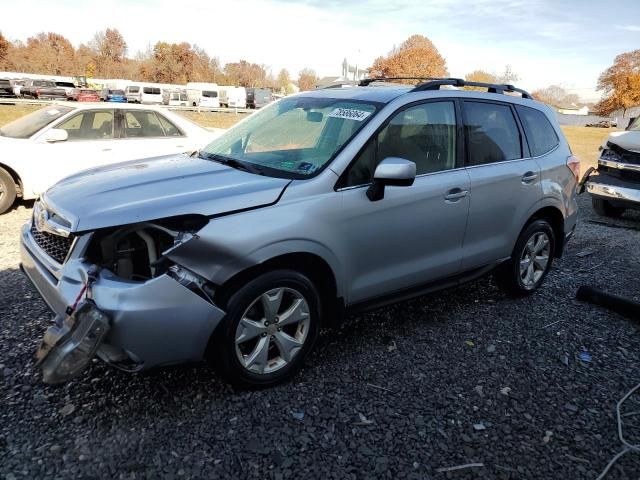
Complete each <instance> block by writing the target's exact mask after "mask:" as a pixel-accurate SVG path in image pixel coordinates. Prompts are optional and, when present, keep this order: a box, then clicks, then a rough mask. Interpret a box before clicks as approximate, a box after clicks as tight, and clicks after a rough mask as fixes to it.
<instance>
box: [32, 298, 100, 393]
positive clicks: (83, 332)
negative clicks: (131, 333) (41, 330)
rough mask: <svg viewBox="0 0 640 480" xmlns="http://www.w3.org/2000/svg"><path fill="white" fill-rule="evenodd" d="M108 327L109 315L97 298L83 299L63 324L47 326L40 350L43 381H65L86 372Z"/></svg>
mask: <svg viewBox="0 0 640 480" xmlns="http://www.w3.org/2000/svg"><path fill="white" fill-rule="evenodd" d="M108 331H109V317H108V316H107V315H106V314H105V313H103V312H102V311H100V310H99V309H98V308H97V307H96V306H95V304H94V303H93V302H90V301H84V302H82V303H81V304H80V305H79V306H78V308H77V309H76V311H75V312H74V313H73V314H71V315H69V316H68V317H67V318H66V319H65V320H64V322H63V323H62V325H60V326H58V325H56V326H53V327H49V329H47V332H46V333H45V335H44V338H43V341H42V345H41V347H40V350H39V351H38V354H37V357H38V358H39V359H40V361H41V368H42V381H43V382H44V383H49V384H54V383H62V382H66V381H67V380H70V379H72V378H73V377H75V376H77V375H79V374H80V373H82V371H83V370H84V369H85V368H86V367H87V365H88V364H89V362H90V361H91V359H92V358H93V356H94V355H95V353H96V350H97V348H98V346H99V345H100V343H101V342H102V340H103V339H104V337H105V335H106V334H107V332H108Z"/></svg>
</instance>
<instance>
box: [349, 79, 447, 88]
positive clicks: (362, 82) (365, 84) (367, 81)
mask: <svg viewBox="0 0 640 480" xmlns="http://www.w3.org/2000/svg"><path fill="white" fill-rule="evenodd" d="M389 80H422V81H424V80H440V79H439V78H434V77H374V78H363V79H362V80H360V83H358V86H359V87H368V86H369V84H371V83H373V82H387V81H389Z"/></svg>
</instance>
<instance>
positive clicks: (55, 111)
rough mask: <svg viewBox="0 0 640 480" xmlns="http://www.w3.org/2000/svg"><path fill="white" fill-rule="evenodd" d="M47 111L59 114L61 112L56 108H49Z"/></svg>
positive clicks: (50, 113)
mask: <svg viewBox="0 0 640 480" xmlns="http://www.w3.org/2000/svg"><path fill="white" fill-rule="evenodd" d="M47 113H48V114H49V115H58V114H59V113H60V110H56V109H55V108H53V109H51V110H47Z"/></svg>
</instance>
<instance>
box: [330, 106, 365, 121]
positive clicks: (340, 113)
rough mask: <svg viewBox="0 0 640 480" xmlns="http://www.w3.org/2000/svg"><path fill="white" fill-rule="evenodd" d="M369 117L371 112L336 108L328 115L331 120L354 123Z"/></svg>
mask: <svg viewBox="0 0 640 480" xmlns="http://www.w3.org/2000/svg"><path fill="white" fill-rule="evenodd" d="M369 115H371V112H365V111H364V110H352V109H351V108H336V109H335V110H334V111H333V112H331V113H330V114H329V116H330V117H333V118H346V119H347V120H355V121H356V122H361V121H363V120H364V119H365V118H367V117H368V116H369Z"/></svg>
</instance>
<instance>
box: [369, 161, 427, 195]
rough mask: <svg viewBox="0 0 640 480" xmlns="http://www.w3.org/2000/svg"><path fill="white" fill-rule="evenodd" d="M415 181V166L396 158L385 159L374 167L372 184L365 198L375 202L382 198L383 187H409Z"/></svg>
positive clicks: (410, 162) (412, 163)
mask: <svg viewBox="0 0 640 480" xmlns="http://www.w3.org/2000/svg"><path fill="white" fill-rule="evenodd" d="M415 179H416V164H415V163H414V162H412V161H410V160H405V159H404V158H398V157H387V158H385V159H384V160H383V161H381V162H380V164H379V165H378V166H377V167H376V171H375V172H374V174H373V183H372V184H371V186H370V187H369V188H368V189H367V198H368V199H369V200H371V201H372V202H377V201H378V200H382V199H383V198H384V187H385V186H386V185H393V186H396V187H410V186H411V185H413V181H414V180H415Z"/></svg>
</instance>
